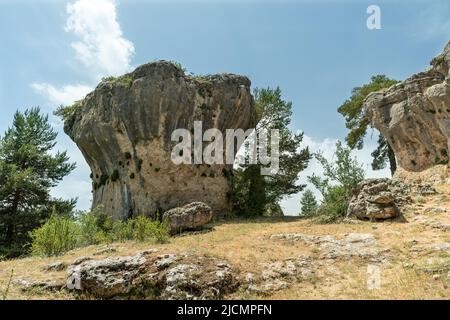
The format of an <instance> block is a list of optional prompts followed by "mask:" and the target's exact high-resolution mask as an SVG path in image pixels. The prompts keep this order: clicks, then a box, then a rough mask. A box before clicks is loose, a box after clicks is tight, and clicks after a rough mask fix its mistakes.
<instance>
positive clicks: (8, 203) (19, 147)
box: [0, 108, 75, 253]
mask: <svg viewBox="0 0 450 320" xmlns="http://www.w3.org/2000/svg"><path fill="white" fill-rule="evenodd" d="M56 137H57V133H56V132H55V131H54V130H53V129H52V128H51V126H50V124H49V122H48V116H44V115H41V113H40V109H39V108H32V109H28V110H26V111H25V112H24V113H21V112H16V113H15V115H14V120H13V125H12V127H10V128H9V129H8V130H7V131H6V132H5V134H4V136H3V137H2V138H1V139H0V181H1V182H0V245H1V247H2V248H3V249H5V247H6V248H7V250H12V249H14V248H17V247H19V251H20V248H22V247H23V245H24V243H26V241H28V240H29V234H28V233H29V231H31V230H33V229H34V228H36V227H39V226H40V225H42V223H43V222H45V220H46V219H47V218H48V217H49V216H50V214H51V211H52V210H53V208H55V209H56V211H58V212H61V213H67V214H68V213H70V212H72V210H73V208H74V205H75V200H68V201H63V200H61V199H54V198H52V197H51V196H50V189H51V188H53V187H55V186H56V185H57V184H58V182H60V181H61V180H62V179H63V178H64V177H65V176H67V175H68V174H69V173H70V172H71V171H72V170H73V169H74V168H75V164H72V163H69V158H68V156H67V154H66V152H57V153H55V154H54V153H51V151H52V149H53V148H54V147H55V144H56V142H55V139H56ZM19 253H20V252H19Z"/></svg>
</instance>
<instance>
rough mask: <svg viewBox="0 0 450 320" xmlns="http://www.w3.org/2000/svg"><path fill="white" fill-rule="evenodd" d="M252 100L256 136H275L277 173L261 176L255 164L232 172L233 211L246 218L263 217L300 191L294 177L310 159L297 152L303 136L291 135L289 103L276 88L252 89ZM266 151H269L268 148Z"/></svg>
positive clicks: (304, 154)
mask: <svg viewBox="0 0 450 320" xmlns="http://www.w3.org/2000/svg"><path fill="white" fill-rule="evenodd" d="M254 97H255V107H256V111H257V116H258V125H257V127H256V130H255V131H256V136H259V134H260V133H261V132H263V131H265V132H266V133H267V134H268V135H269V134H270V132H271V130H278V132H279V138H280V143H279V170H278V172H277V173H275V174H273V175H267V176H263V175H261V168H262V165H261V164H259V163H258V164H246V165H243V166H242V167H241V168H240V169H238V170H235V172H234V174H233V177H232V190H233V191H232V200H233V204H234V210H235V212H237V213H238V214H241V215H247V216H260V215H264V214H265V212H266V208H267V207H268V206H269V205H275V204H278V202H279V201H280V200H281V199H283V197H285V196H288V195H291V194H295V193H297V192H300V191H302V190H303V188H304V185H298V184H297V179H298V175H299V173H300V172H301V171H302V170H304V169H305V168H306V167H307V165H308V162H309V160H310V158H311V156H310V153H309V150H308V148H304V149H301V148H300V144H301V142H302V140H303V133H297V134H294V133H292V132H291V130H290V129H289V124H290V122H291V116H292V103H291V102H287V101H285V100H283V99H282V97H281V90H280V88H276V89H275V90H273V89H270V88H267V89H255V90H254ZM269 140H270V139H269ZM268 149H269V151H270V147H269V148H268Z"/></svg>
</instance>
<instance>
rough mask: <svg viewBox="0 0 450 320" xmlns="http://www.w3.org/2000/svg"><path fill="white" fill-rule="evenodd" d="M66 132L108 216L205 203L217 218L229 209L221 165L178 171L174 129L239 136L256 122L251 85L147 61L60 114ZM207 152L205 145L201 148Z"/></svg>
mask: <svg viewBox="0 0 450 320" xmlns="http://www.w3.org/2000/svg"><path fill="white" fill-rule="evenodd" d="M62 113H63V117H64V119H65V128H64V129H65V132H66V133H67V134H68V135H69V136H70V137H71V138H72V140H73V141H75V142H76V144H77V146H78V147H79V148H80V150H81V152H82V153H83V155H84V157H85V159H86V161H87V163H88V164H89V166H90V168H91V170H92V179H93V189H94V190H93V193H94V194H93V197H94V199H93V206H97V205H103V206H104V210H105V211H106V213H108V214H109V215H110V216H113V217H114V218H117V219H122V218H126V217H130V216H133V215H138V214H145V215H149V216H153V217H154V216H155V214H156V213H157V212H158V213H160V214H162V213H163V212H164V211H166V210H168V209H171V208H174V207H178V206H182V205H185V204H187V203H191V202H194V201H202V202H205V203H207V204H208V205H209V206H211V208H212V209H213V212H214V213H226V211H227V210H229V200H228V199H227V192H228V190H229V186H228V181H227V179H226V174H227V172H226V170H227V166H225V165H212V166H211V165H206V164H201V165H175V164H173V163H172V161H171V158H170V155H171V151H172V148H173V146H174V145H175V144H177V143H178V141H177V142H172V141H171V134H172V132H173V131H174V130H175V129H178V128H182V129H187V130H190V131H191V132H193V131H194V130H193V128H194V121H202V126H203V132H204V131H205V130H207V129H210V128H218V129H219V130H221V131H222V132H223V134H225V130H226V129H238V128H241V129H243V130H246V129H249V128H251V127H254V126H255V124H256V116H255V108H254V104H253V98H252V95H251V93H250V80H249V79H248V78H246V77H243V76H239V75H234V74H220V75H212V76H205V77H192V76H188V75H186V74H185V73H184V72H183V70H181V69H180V68H179V67H178V66H176V65H174V64H172V63H169V62H165V61H160V62H155V63H149V64H146V65H143V66H140V67H138V68H137V69H136V70H135V71H133V72H132V73H130V74H127V75H125V76H122V77H120V78H107V79H104V80H103V81H102V82H101V83H100V84H99V85H98V86H97V88H96V89H95V90H94V91H93V92H92V93H90V94H88V95H87V96H86V98H85V99H84V100H82V101H80V102H78V103H76V104H75V105H74V106H72V107H68V108H66V109H65V110H64V111H63V112H62ZM204 146H205V144H204Z"/></svg>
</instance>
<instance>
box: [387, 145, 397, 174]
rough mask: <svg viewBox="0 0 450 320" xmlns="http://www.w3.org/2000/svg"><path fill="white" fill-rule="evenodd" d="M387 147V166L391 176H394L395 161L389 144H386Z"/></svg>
mask: <svg viewBox="0 0 450 320" xmlns="http://www.w3.org/2000/svg"><path fill="white" fill-rule="evenodd" d="M387 147H388V158H389V166H390V168H391V175H394V173H395V171H396V170H397V160H396V159H395V153H394V150H392V148H391V146H390V145H389V143H387Z"/></svg>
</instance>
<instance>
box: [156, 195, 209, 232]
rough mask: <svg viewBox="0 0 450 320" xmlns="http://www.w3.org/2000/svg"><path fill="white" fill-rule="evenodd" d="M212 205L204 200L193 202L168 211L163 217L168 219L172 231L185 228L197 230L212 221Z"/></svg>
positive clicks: (179, 230) (180, 230)
mask: <svg viewBox="0 0 450 320" xmlns="http://www.w3.org/2000/svg"><path fill="white" fill-rule="evenodd" d="M212 216H213V214H212V210H211V207H210V206H208V205H207V204H206V203H203V202H192V203H189V204H187V205H185V206H184V207H178V208H174V209H171V210H169V211H166V212H165V213H164V214H163V219H167V221H168V223H169V227H170V233H171V234H176V233H179V232H182V231H185V230H195V229H199V228H201V227H203V226H204V225H206V224H208V223H210V222H211V219H212Z"/></svg>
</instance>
